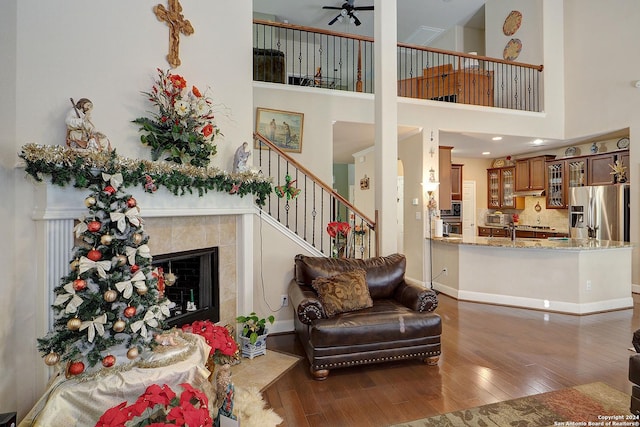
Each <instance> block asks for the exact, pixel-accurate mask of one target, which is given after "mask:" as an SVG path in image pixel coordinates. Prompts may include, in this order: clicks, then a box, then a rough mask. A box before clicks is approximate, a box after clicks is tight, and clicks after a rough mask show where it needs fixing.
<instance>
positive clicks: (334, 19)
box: [329, 15, 342, 25]
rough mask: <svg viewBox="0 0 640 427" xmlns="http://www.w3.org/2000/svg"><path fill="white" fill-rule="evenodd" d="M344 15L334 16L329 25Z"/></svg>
mask: <svg viewBox="0 0 640 427" xmlns="http://www.w3.org/2000/svg"><path fill="white" fill-rule="evenodd" d="M341 16H342V15H338V16H336V17H335V18H333V19H332V20H331V21H329V25H333V24H335V23H336V21H337V20H338V18H340V17H341Z"/></svg>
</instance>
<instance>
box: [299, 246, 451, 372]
mask: <svg viewBox="0 0 640 427" xmlns="http://www.w3.org/2000/svg"><path fill="white" fill-rule="evenodd" d="M359 269H363V270H364V271H365V272H366V287H368V291H369V292H368V293H369V294H370V296H371V300H370V301H371V306H370V307H368V308H362V309H357V310H353V311H347V312H341V313H338V314H335V315H332V316H329V315H327V311H328V307H327V306H328V305H330V304H329V302H328V301H327V299H325V300H324V301H325V304H324V306H323V303H322V294H320V295H319V294H318V293H317V292H316V290H315V289H314V286H316V287H317V284H318V283H319V281H326V280H327V279H318V278H323V277H330V280H333V279H334V278H337V277H341V276H345V275H349V274H351V272H353V271H354V270H359ZM405 269H406V258H405V257H404V255H401V254H394V255H390V256H386V257H376V258H368V259H349V258H347V259H342V258H341V259H336V258H325V257H309V256H305V255H296V257H295V269H294V278H293V280H292V281H291V283H290V285H289V300H290V302H291V304H292V306H293V308H294V310H295V315H294V322H295V330H296V333H297V335H298V338H299V339H300V341H301V342H302V345H303V347H304V350H305V352H306V354H307V357H308V359H309V362H310V364H311V366H310V370H311V374H312V376H313V378H314V379H316V380H324V379H326V378H327V376H328V375H329V371H330V370H331V369H335V368H345V367H349V366H355V365H363V364H369V363H379V362H387V361H397V360H402V359H422V360H423V361H424V362H425V363H427V364H430V365H435V364H437V363H438V359H439V357H440V335H441V332H442V325H441V320H440V316H438V315H437V314H435V313H433V310H435V309H436V307H437V306H438V299H437V296H436V293H435V292H434V291H432V290H430V289H425V288H423V287H421V286H417V285H413V284H409V283H406V282H405V280H404V274H405ZM314 281H315V282H314ZM363 282H364V280H363ZM338 293H339V292H338ZM346 293H349V292H346ZM347 303H349V301H347Z"/></svg>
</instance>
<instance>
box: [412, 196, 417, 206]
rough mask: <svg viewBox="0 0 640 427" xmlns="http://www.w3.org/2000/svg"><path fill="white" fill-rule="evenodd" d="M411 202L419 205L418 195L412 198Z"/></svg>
mask: <svg viewBox="0 0 640 427" xmlns="http://www.w3.org/2000/svg"><path fill="white" fill-rule="evenodd" d="M411 204H412V205H413V206H418V198H417V197H416V198H415V199H412V200H411Z"/></svg>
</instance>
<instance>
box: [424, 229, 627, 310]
mask: <svg viewBox="0 0 640 427" xmlns="http://www.w3.org/2000/svg"><path fill="white" fill-rule="evenodd" d="M428 243H430V244H431V248H432V250H433V258H432V262H433V270H432V271H433V276H432V277H433V279H432V282H433V287H434V289H436V290H437V291H439V292H442V293H444V294H447V295H449V296H452V297H454V298H456V299H459V300H465V301H475V302H483V303H492V304H500V305H509V306H516V307H524V308H533V309H539V310H545V311H553V312H561V313H571V314H590V313H596V312H601V311H610V310H619V309H626V308H631V307H633V299H632V297H631V254H632V249H633V245H632V244H630V243H626V242H616V241H610V240H596V239H570V238H555V239H554V238H551V239H519V238H518V239H515V240H513V241H512V240H511V239H510V238H505V237H480V236H470V237H465V238H462V236H452V237H443V238H433V239H432V241H431V242H428ZM445 269H446V272H445V271H444V270H445Z"/></svg>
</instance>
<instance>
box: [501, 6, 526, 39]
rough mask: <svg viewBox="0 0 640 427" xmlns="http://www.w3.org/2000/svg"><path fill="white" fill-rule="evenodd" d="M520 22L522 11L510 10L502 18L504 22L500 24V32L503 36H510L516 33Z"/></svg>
mask: <svg viewBox="0 0 640 427" xmlns="http://www.w3.org/2000/svg"><path fill="white" fill-rule="evenodd" d="M521 23H522V13H520V12H518V11H517V10H512V11H511V13H510V14H509V15H507V18H506V19H505V20H504V24H503V25H502V32H503V33H504V35H505V36H512V35H514V34H515V33H516V31H518V29H519V28H520V24H521Z"/></svg>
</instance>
